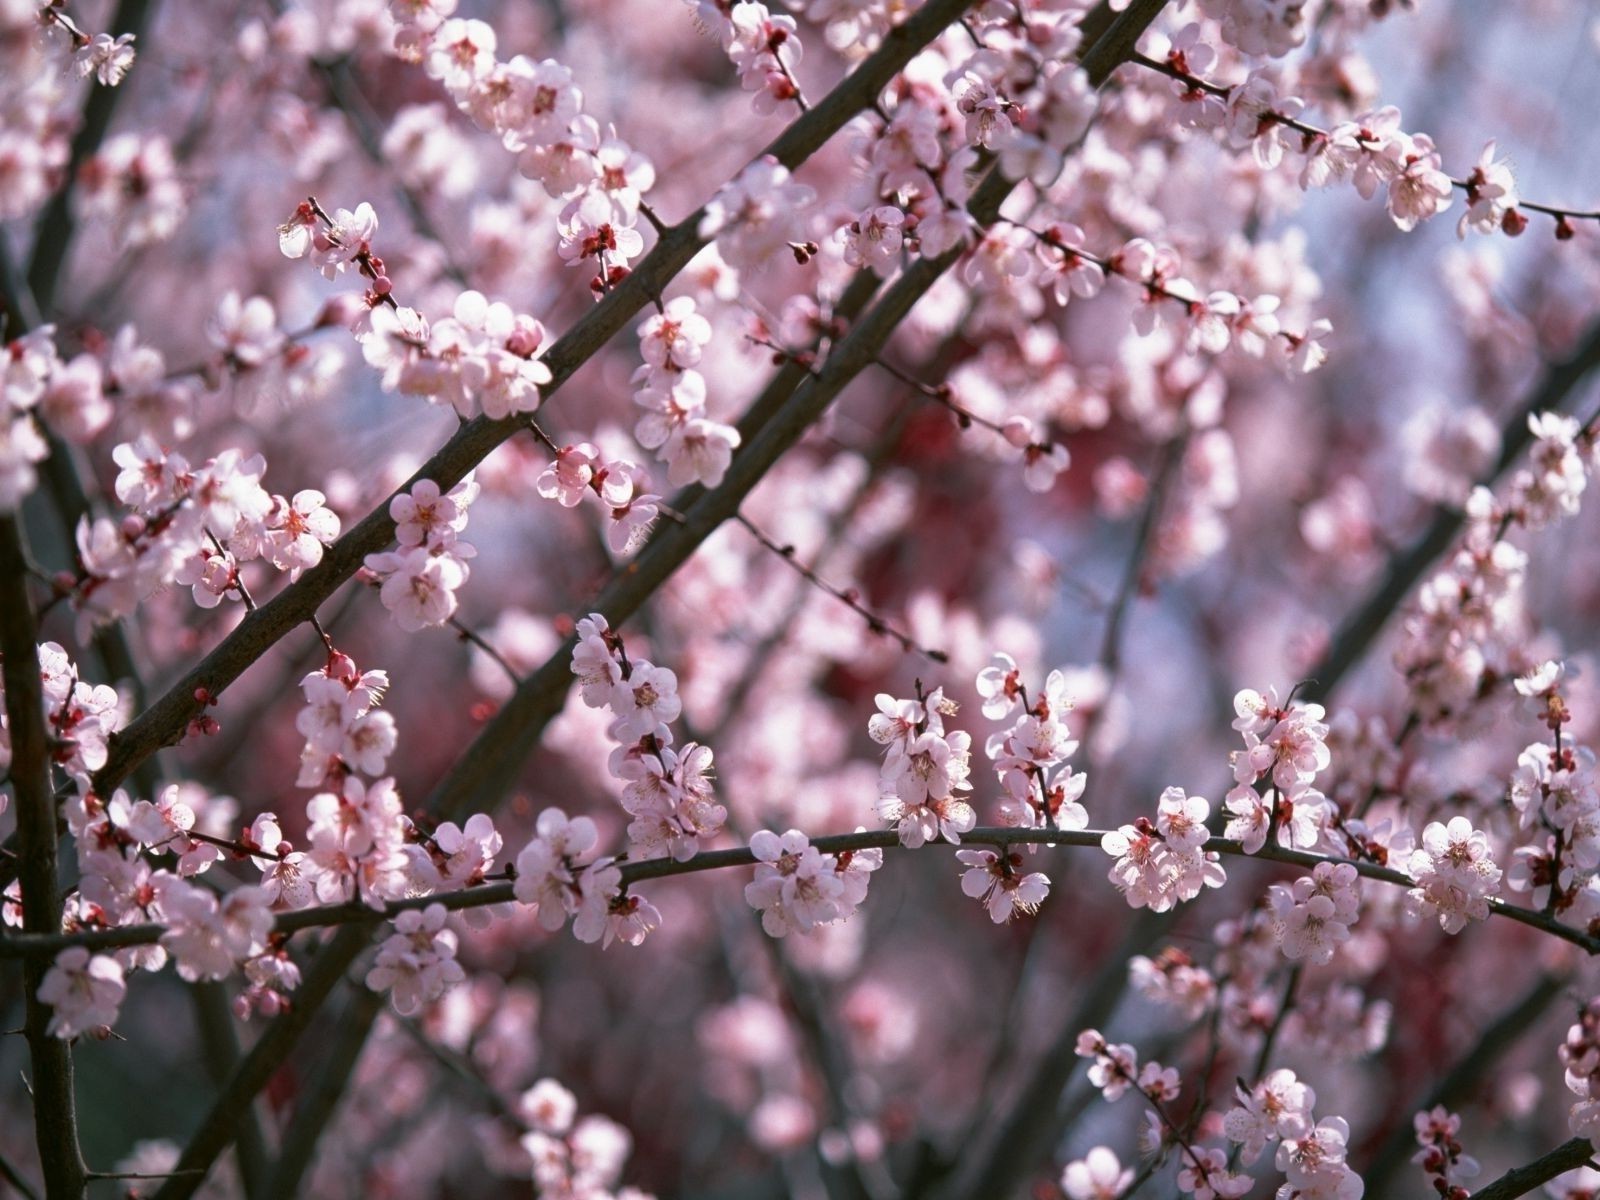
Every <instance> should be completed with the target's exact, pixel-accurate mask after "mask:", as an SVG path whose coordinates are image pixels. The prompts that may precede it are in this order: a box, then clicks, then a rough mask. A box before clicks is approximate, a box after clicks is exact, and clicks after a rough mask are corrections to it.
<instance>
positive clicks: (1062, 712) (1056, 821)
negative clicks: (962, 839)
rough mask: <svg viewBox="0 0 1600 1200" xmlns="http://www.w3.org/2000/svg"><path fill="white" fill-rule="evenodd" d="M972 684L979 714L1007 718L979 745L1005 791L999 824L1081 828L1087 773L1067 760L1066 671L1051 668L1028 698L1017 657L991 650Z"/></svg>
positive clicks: (1072, 747)
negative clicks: (980, 702)
mask: <svg viewBox="0 0 1600 1200" xmlns="http://www.w3.org/2000/svg"><path fill="white" fill-rule="evenodd" d="M977 688H978V695H979V696H981V697H983V715H984V716H986V717H988V718H989V719H990V720H991V721H1005V720H1011V721H1012V725H1011V727H1010V728H1009V729H1006V730H1004V731H1003V732H996V733H993V734H990V735H989V740H988V741H987V742H986V743H985V745H984V753H985V754H987V755H988V757H989V759H990V761H991V762H993V763H994V770H995V774H996V775H997V776H999V779H1000V786H1001V787H1002V788H1003V789H1004V790H1005V793H1006V796H1005V799H1004V800H1002V801H1001V802H1000V822H1001V824H1003V825H1013V826H1016V827H1017V828H1018V829H1084V828H1086V827H1087V826H1088V824H1089V814H1088V813H1087V812H1086V811H1085V810H1084V807H1083V805H1082V804H1081V803H1079V801H1080V800H1082V798H1083V790H1084V788H1085V787H1086V786H1087V784H1088V782H1089V777H1088V776H1087V775H1084V774H1083V773H1081V772H1077V773H1075V772H1074V771H1073V769H1072V767H1071V766H1069V765H1067V759H1069V758H1071V757H1072V755H1073V754H1075V753H1076V752H1077V749H1078V742H1077V739H1075V738H1074V737H1073V736H1072V733H1071V731H1070V730H1069V729H1068V728H1067V724H1066V715H1067V713H1068V711H1070V710H1071V708H1072V698H1071V695H1070V693H1069V690H1068V689H1069V684H1068V679H1067V676H1066V674H1065V673H1064V672H1062V671H1051V672H1050V674H1049V675H1048V676H1047V677H1046V679H1045V683H1044V690H1043V691H1041V692H1039V693H1038V694H1037V695H1036V696H1035V697H1034V699H1033V701H1032V703H1031V704H1030V703H1029V701H1028V693H1027V689H1026V688H1025V687H1024V686H1023V683H1022V673H1021V671H1019V670H1018V668H1017V664H1016V660H1014V659H1013V658H1012V657H1011V656H1010V655H1008V654H996V655H995V656H994V659H993V661H992V662H991V663H990V665H989V666H987V667H985V668H984V669H983V670H982V671H980V672H979V673H978V680H977Z"/></svg>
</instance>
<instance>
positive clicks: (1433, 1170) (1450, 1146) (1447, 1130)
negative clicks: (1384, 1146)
mask: <svg viewBox="0 0 1600 1200" xmlns="http://www.w3.org/2000/svg"><path fill="white" fill-rule="evenodd" d="M1411 1125H1412V1128H1413V1129H1415V1130H1416V1134H1417V1144H1418V1145H1419V1146H1421V1147H1422V1149H1421V1150H1418V1151H1417V1152H1416V1153H1415V1154H1414V1155H1412V1156H1411V1161H1412V1162H1414V1163H1416V1164H1417V1165H1419V1166H1420V1167H1421V1168H1422V1173H1423V1174H1424V1175H1425V1176H1427V1179H1428V1183H1429V1185H1430V1186H1431V1187H1432V1188H1433V1190H1434V1192H1435V1193H1437V1194H1438V1195H1439V1196H1441V1197H1443V1200H1469V1196H1470V1195H1471V1192H1470V1189H1468V1188H1467V1187H1466V1186H1465V1185H1464V1184H1463V1183H1462V1180H1465V1179H1474V1178H1476V1177H1477V1175H1478V1171H1479V1166H1478V1160H1477V1159H1475V1158H1473V1157H1472V1156H1471V1155H1469V1154H1466V1153H1465V1152H1464V1151H1463V1149H1462V1146H1461V1141H1460V1139H1459V1138H1458V1137H1457V1136H1456V1135H1457V1134H1459V1133H1460V1132H1461V1117H1460V1116H1459V1115H1458V1114H1456V1113H1453V1112H1451V1111H1450V1110H1449V1109H1447V1108H1445V1106H1444V1105H1442V1104H1439V1105H1435V1106H1434V1107H1433V1108H1431V1109H1426V1110H1424V1111H1422V1112H1419V1113H1418V1114H1417V1115H1416V1116H1414V1117H1413V1118H1412V1119H1411Z"/></svg>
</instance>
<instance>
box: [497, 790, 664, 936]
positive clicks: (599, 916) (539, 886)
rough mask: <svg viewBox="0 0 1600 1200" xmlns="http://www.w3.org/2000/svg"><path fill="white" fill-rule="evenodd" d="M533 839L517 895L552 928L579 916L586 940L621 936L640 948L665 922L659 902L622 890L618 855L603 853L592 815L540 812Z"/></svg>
mask: <svg viewBox="0 0 1600 1200" xmlns="http://www.w3.org/2000/svg"><path fill="white" fill-rule="evenodd" d="M534 830H535V832H534V837H533V840H531V841H530V842H529V843H528V844H527V845H526V846H524V847H523V848H522V850H521V852H520V853H518V855H517V862H516V884H515V885H514V889H515V893H516V897H517V899H518V900H520V901H521V902H522V903H524V904H531V905H533V906H534V908H535V910H536V912H537V915H538V918H539V924H540V925H541V926H543V927H544V928H545V929H548V930H551V931H552V932H553V931H555V930H557V929H560V928H561V927H562V926H563V925H565V924H566V923H567V918H568V917H573V918H575V919H574V920H573V923H572V933H573V936H574V937H576V938H577V939H578V940H579V941H581V942H599V941H602V939H603V941H604V944H605V945H606V946H609V945H611V943H612V941H613V940H614V939H616V938H621V939H622V940H623V941H625V942H627V943H628V944H629V945H633V946H637V945H638V944H639V943H640V942H642V941H644V939H645V937H646V936H647V935H648V934H650V933H651V932H652V931H653V930H655V929H657V928H658V927H659V926H660V925H661V914H660V912H658V911H657V910H656V907H655V905H653V904H651V903H650V902H649V901H648V900H645V899H644V898H642V897H640V896H635V895H625V894H623V891H622V872H621V870H619V869H618V868H617V866H616V865H615V859H613V858H611V857H609V856H608V857H601V856H600V831H599V830H598V829H597V828H596V827H595V823H594V822H593V821H592V820H590V819H589V818H588V817H572V818H570V819H569V818H568V817H567V814H566V813H564V812H563V811H562V810H561V809H559V808H547V809H545V810H544V811H543V812H542V813H540V814H539V819H538V821H537V823H536V824H535V826H534Z"/></svg>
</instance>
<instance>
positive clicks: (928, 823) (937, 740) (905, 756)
mask: <svg viewBox="0 0 1600 1200" xmlns="http://www.w3.org/2000/svg"><path fill="white" fill-rule="evenodd" d="M877 704H878V711H877V713H875V714H874V715H873V716H872V718H871V719H870V720H869V721H868V722H867V732H868V733H869V734H870V735H871V737H872V740H873V741H875V742H877V743H878V744H879V745H880V746H886V747H887V748H888V749H887V750H886V751H885V753H884V759H883V766H882V768H881V769H880V770H879V772H878V816H879V817H881V818H882V819H883V820H884V821H885V822H887V823H888V824H889V825H890V826H892V827H894V829H895V830H896V831H897V832H898V833H899V835H900V844H901V845H902V846H908V847H910V848H911V849H913V850H914V849H916V848H917V847H918V846H921V845H922V844H923V843H924V842H927V841H930V840H932V839H934V838H938V837H942V838H944V840H945V841H947V842H950V843H951V844H953V845H960V843H961V835H962V834H963V833H966V832H967V831H968V830H969V829H971V828H972V827H973V826H975V825H976V824H977V823H978V814H977V813H976V812H974V811H973V808H972V805H970V804H968V803H967V802H966V801H965V800H964V799H962V798H961V796H960V795H958V794H957V793H960V792H967V791H971V790H972V783H971V781H970V779H969V775H970V773H971V763H970V759H971V754H972V736H971V735H970V734H969V733H967V732H966V731H965V730H960V729H958V730H954V731H953V732H951V733H948V734H947V733H946V732H945V729H944V718H945V717H947V716H954V715H955V711H956V709H955V704H954V702H952V701H950V700H947V699H946V698H945V695H944V689H943V688H935V689H934V691H933V692H931V693H930V694H928V695H926V696H923V695H922V694H921V689H920V687H919V689H918V698H917V699H915V700H897V699H895V698H894V697H893V696H891V695H889V694H888V693H887V692H884V693H880V694H879V695H878V698H877Z"/></svg>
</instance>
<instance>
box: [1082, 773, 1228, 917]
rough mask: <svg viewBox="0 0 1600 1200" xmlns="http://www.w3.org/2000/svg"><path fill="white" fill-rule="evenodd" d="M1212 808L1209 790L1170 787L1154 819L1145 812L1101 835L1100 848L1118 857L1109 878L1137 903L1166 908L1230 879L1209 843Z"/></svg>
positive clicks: (1164, 910)
mask: <svg viewBox="0 0 1600 1200" xmlns="http://www.w3.org/2000/svg"><path fill="white" fill-rule="evenodd" d="M1210 813H1211V802H1210V801H1209V800H1207V799H1206V798H1205V797H1204V796H1190V795H1187V794H1186V793H1185V792H1184V790H1183V789H1182V788H1179V787H1169V788H1167V789H1165V790H1164V791H1163V792H1162V793H1161V798H1160V800H1159V801H1158V804H1157V813H1156V820H1155V822H1154V823H1153V824H1152V823H1151V821H1150V819H1149V818H1148V817H1140V818H1139V819H1138V820H1136V821H1135V822H1134V823H1133V824H1131V825H1123V826H1120V827H1119V828H1117V829H1112V830H1108V831H1107V832H1106V834H1105V836H1104V837H1103V838H1101V839H1100V848H1101V849H1102V850H1104V851H1105V852H1106V853H1107V854H1109V855H1110V856H1111V857H1112V858H1113V859H1115V860H1116V861H1115V862H1113V863H1112V864H1111V871H1110V875H1109V878H1110V880H1111V882H1112V883H1114V884H1115V885H1116V887H1117V890H1118V891H1119V892H1121V893H1122V894H1123V896H1124V897H1125V898H1126V899H1127V901H1128V903H1129V904H1130V905H1131V906H1132V907H1134V908H1148V909H1150V910H1151V911H1152V912H1166V911H1167V910H1168V909H1171V908H1173V907H1175V906H1176V905H1178V904H1180V903H1182V902H1184V901H1186V900H1193V899H1194V898H1195V897H1196V896H1198V895H1199V894H1200V893H1201V892H1202V891H1203V890H1204V889H1206V888H1208V887H1210V888H1215V887H1221V886H1222V885H1223V884H1224V883H1226V882H1227V878H1228V876H1227V872H1226V871H1224V870H1223V869H1222V860H1221V857H1220V856H1219V855H1218V854H1217V852H1216V851H1215V850H1207V849H1205V844H1206V841H1207V836H1208V834H1207V830H1206V818H1207V817H1208V816H1209V815H1210Z"/></svg>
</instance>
